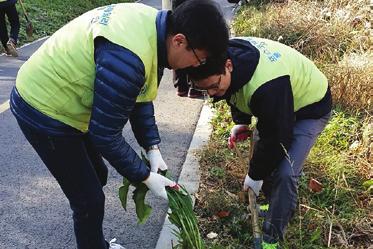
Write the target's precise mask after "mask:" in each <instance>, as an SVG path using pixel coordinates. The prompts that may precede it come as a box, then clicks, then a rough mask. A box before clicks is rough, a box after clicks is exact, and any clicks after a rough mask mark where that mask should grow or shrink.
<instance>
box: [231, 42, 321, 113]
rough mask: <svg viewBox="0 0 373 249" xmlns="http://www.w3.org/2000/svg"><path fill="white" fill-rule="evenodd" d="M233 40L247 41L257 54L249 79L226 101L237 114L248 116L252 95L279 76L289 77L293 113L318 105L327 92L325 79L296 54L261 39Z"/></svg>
mask: <svg viewBox="0 0 373 249" xmlns="http://www.w3.org/2000/svg"><path fill="white" fill-rule="evenodd" d="M236 38H238V39H243V40H247V41H249V42H250V43H251V44H252V45H253V46H254V47H256V48H257V49H258V50H259V52H260V57H259V62H258V65H257V67H256V69H255V72H254V74H253V76H252V77H251V79H250V80H249V82H247V83H246V84H245V85H244V86H243V87H242V88H241V89H240V90H239V91H238V92H236V93H235V94H233V95H232V96H231V98H230V99H229V102H230V103H231V104H232V105H234V106H236V107H237V108H238V109H239V110H240V111H241V112H244V113H248V114H252V112H251V110H250V107H249V103H250V100H251V97H252V96H253V94H254V93H255V91H256V90H257V89H258V88H259V87H260V86H262V85H263V84H265V83H266V82H269V81H271V80H273V79H276V78H279V77H281V76H287V75H288V76H290V82H291V88H292V92H293V98H294V111H298V110H299V109H300V108H302V107H305V106H307V105H309V104H312V103H315V102H318V101H320V100H321V99H322V98H323V97H324V96H325V93H326V91H327V88H328V81H327V79H326V77H325V75H324V74H323V73H322V72H321V71H320V70H319V69H318V68H317V67H316V66H315V64H314V63H313V62H312V61H311V60H309V59H308V58H306V57H305V56H304V55H302V54H301V53H299V52H298V51H297V50H295V49H293V48H291V47H288V46H286V45H283V44H281V43H279V42H275V41H271V40H267V39H262V38H256V37H236Z"/></svg>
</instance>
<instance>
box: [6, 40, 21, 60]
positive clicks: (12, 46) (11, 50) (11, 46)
mask: <svg viewBox="0 0 373 249" xmlns="http://www.w3.org/2000/svg"><path fill="white" fill-rule="evenodd" d="M5 50H6V54H7V55H11V56H13V57H17V56H18V53H17V48H16V42H15V41H14V39H12V38H9V41H8V42H7V44H6V49H5Z"/></svg>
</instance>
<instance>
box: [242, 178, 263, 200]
mask: <svg viewBox="0 0 373 249" xmlns="http://www.w3.org/2000/svg"><path fill="white" fill-rule="evenodd" d="M262 185H263V180H258V181H255V180H253V179H251V177H250V176H249V175H246V177H245V182H244V183H243V190H244V191H247V189H248V188H251V189H252V190H253V191H254V193H255V195H256V196H258V195H259V191H260V189H261V188H262Z"/></svg>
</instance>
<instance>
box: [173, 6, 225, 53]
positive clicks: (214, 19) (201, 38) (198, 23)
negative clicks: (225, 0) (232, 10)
mask: <svg viewBox="0 0 373 249" xmlns="http://www.w3.org/2000/svg"><path fill="white" fill-rule="evenodd" d="M167 33H168V34H172V35H175V34H178V33H181V34H183V35H185V37H186V38H187V41H188V46H189V47H190V48H193V49H201V50H206V51H207V52H208V56H209V57H215V56H217V57H220V56H221V54H223V53H225V52H226V50H227V47H228V39H229V31H228V26H227V24H226V22H225V19H224V16H223V14H222V12H221V10H220V8H219V6H218V5H217V4H216V3H214V2H213V1H211V0H184V1H183V2H182V3H181V4H180V5H179V6H177V7H176V8H175V10H174V11H172V13H171V14H170V17H169V20H168V28H167Z"/></svg>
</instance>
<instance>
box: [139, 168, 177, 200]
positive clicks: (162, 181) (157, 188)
mask: <svg viewBox="0 0 373 249" xmlns="http://www.w3.org/2000/svg"><path fill="white" fill-rule="evenodd" d="M143 183H145V185H146V186H147V187H148V188H149V189H150V191H152V192H153V194H155V195H156V196H159V197H162V198H163V199H166V200H168V198H167V192H166V187H167V186H170V187H173V186H175V185H176V183H175V182H174V181H171V180H170V179H168V178H166V177H164V176H162V175H160V174H157V173H154V172H150V175H149V177H148V178H146V180H145V181H143Z"/></svg>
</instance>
